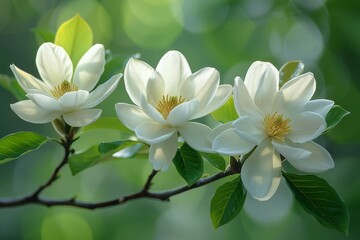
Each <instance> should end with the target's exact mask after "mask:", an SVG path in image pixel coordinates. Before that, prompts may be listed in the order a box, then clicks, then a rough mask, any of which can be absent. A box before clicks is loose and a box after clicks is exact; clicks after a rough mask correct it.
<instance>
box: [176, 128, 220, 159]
mask: <svg viewBox="0 0 360 240" xmlns="http://www.w3.org/2000/svg"><path fill="white" fill-rule="evenodd" d="M178 130H179V132H180V135H181V136H182V137H183V138H184V140H185V142H187V143H188V144H189V145H190V146H191V147H192V148H193V149H195V150H198V151H201V152H214V151H213V150H212V147H211V142H210V141H209V139H208V136H209V134H210V132H211V128H209V127H208V126H206V125H204V124H201V123H197V122H188V123H185V124H184V125H183V126H182V127H180V128H179V129H178Z"/></svg>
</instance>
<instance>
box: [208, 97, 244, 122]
mask: <svg viewBox="0 0 360 240" xmlns="http://www.w3.org/2000/svg"><path fill="white" fill-rule="evenodd" d="M211 116H212V117H213V118H214V119H215V120H216V121H218V122H222V123H227V122H231V121H234V120H236V119H238V118H239V115H238V114H237V112H236V110H235V106H234V99H233V96H231V97H230V98H229V100H228V101H227V102H226V103H225V104H224V105H223V106H222V107H220V108H219V109H217V110H216V111H214V112H212V113H211Z"/></svg>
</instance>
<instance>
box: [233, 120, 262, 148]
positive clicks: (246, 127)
mask: <svg viewBox="0 0 360 240" xmlns="http://www.w3.org/2000/svg"><path fill="white" fill-rule="evenodd" d="M233 127H234V128H235V130H236V132H237V133H238V134H239V135H240V137H241V138H242V139H244V140H246V141H247V142H250V143H252V144H254V145H258V144H259V143H260V142H261V141H262V140H263V139H265V138H266V137H267V135H266V133H265V129H264V126H263V124H262V120H259V119H258V118H256V117H252V116H249V115H245V116H243V117H240V118H238V119H237V120H235V121H234V122H233Z"/></svg>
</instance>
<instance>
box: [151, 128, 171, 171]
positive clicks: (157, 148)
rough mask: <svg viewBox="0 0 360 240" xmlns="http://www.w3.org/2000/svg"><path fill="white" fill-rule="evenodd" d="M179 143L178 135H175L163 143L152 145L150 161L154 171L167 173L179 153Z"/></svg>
mask: <svg viewBox="0 0 360 240" xmlns="http://www.w3.org/2000/svg"><path fill="white" fill-rule="evenodd" d="M177 143H178V137H177V133H174V134H173V135H172V136H171V137H170V138H168V139H167V140H165V141H163V142H161V143H158V144H151V146H150V151H149V160H150V162H151V163H152V165H153V168H154V170H161V171H166V170H167V169H168V168H169V165H170V163H171V162H172V160H173V158H174V157H175V154H176V151H177Z"/></svg>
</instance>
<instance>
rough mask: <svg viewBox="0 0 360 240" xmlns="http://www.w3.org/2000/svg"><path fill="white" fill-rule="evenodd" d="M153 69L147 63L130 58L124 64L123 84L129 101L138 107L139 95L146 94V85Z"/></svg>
mask: <svg viewBox="0 0 360 240" xmlns="http://www.w3.org/2000/svg"><path fill="white" fill-rule="evenodd" d="M153 71H154V69H153V68H152V67H151V66H149V65H148V64H147V63H145V62H143V61H140V60H137V59H134V58H131V59H130V60H129V62H128V63H127V64H126V67H125V71H124V82H125V89H126V92H127V93H128V94H129V97H130V99H131V100H132V101H133V102H134V103H135V104H136V105H138V106H140V95H145V94H146V85H147V82H148V80H149V77H150V76H151V74H152V72H153Z"/></svg>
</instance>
